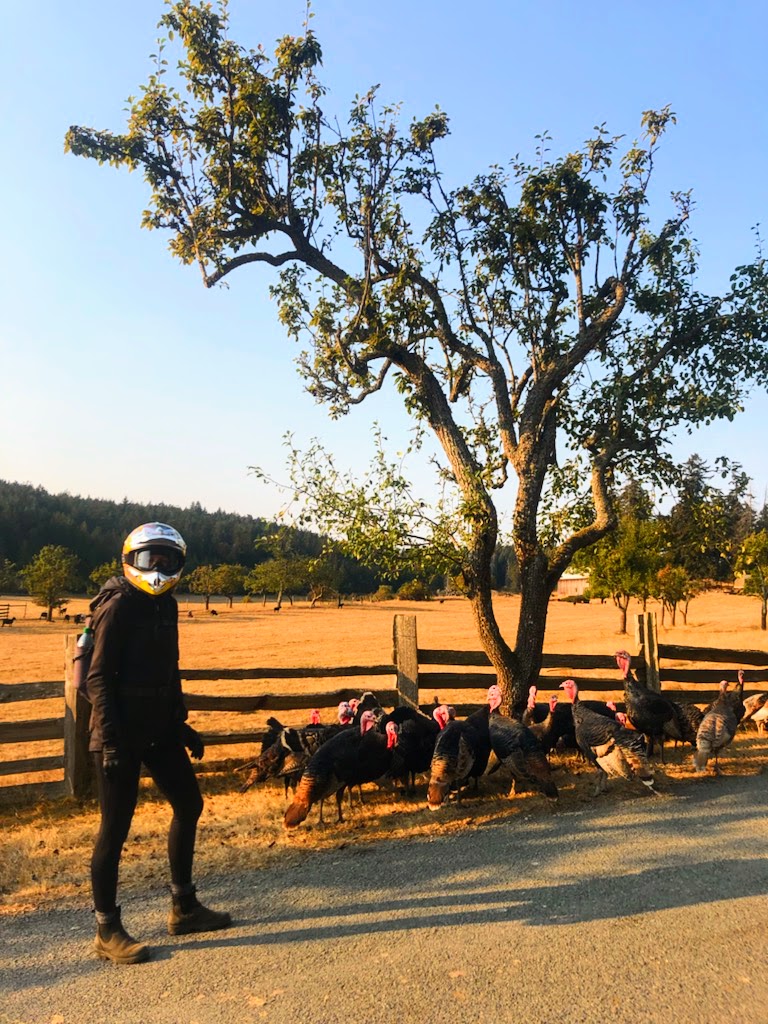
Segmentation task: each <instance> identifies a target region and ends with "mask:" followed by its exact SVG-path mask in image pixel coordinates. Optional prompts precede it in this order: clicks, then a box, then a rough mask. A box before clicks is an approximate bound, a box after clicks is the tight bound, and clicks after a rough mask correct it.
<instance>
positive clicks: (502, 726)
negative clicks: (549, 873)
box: [238, 651, 768, 828]
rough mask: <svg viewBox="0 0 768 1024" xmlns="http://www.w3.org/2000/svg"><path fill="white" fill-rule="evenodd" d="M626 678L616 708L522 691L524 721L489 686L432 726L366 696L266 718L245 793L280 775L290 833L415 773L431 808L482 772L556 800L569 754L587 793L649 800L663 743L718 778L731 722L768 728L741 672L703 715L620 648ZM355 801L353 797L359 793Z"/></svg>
mask: <svg viewBox="0 0 768 1024" xmlns="http://www.w3.org/2000/svg"><path fill="white" fill-rule="evenodd" d="M616 662H617V665H618V666H619V669H620V671H621V674H622V678H623V685H624V703H623V705H617V704H615V703H614V702H612V701H609V702H607V703H602V702H600V701H593V700H581V699H580V698H579V689H578V686H577V685H576V683H575V681H574V680H572V679H568V680H566V681H565V682H564V683H562V684H561V687H560V688H561V689H562V690H563V691H564V692H565V694H566V696H567V697H568V698H569V702H568V703H564V702H562V703H561V702H559V701H558V698H557V696H554V695H553V696H552V697H550V698H549V701H548V702H547V703H545V704H542V703H540V702H538V701H537V699H536V698H537V690H536V687H531V691H530V694H529V699H528V706H527V708H526V711H525V713H524V715H523V717H522V720H517V719H514V718H510V717H508V716H507V715H503V714H501V713H500V712H499V706H500V704H501V702H502V695H501V690H500V689H499V687H498V686H495V685H494V686H491V687H490V688H489V690H488V694H487V702H486V703H485V704H484V705H482V706H481V707H479V708H478V709H477V711H474V712H473V713H472V714H470V715H468V716H467V717H466V718H463V719H458V718H456V716H455V713H454V709H453V708H451V707H449V706H447V705H445V704H440V705H437V706H436V707H435V709H434V712H433V715H432V717H430V716H429V715H426V714H424V713H423V712H421V711H419V710H417V709H415V708H411V707H397V708H395V709H394V710H392V711H389V712H387V711H386V710H385V709H384V708H382V707H381V706H380V705H379V702H378V700H377V698H376V697H375V695H374V694H373V693H370V692H367V693H365V694H363V695H362V697H361V698H360V700H359V701H358V700H355V701H344V702H342V703H341V704H340V705H339V709H338V716H337V717H338V721H337V722H336V723H335V724H332V725H327V724H326V725H324V724H322V723H321V722H320V716H319V713H318V712H313V713H312V720H311V721H310V723H309V724H308V725H306V726H303V727H290V726H283V725H282V724H281V723H280V722H279V721H278V720H277V719H275V718H270V719H269V720H268V725H269V727H270V732H269V733H268V735H267V738H266V739H265V741H264V743H263V746H262V752H261V754H260V756H259V757H258V758H256V759H255V760H254V761H250V762H248V763H247V764H245V765H242V766H241V767H240V768H239V769H238V770H239V771H246V770H248V771H249V775H248V777H247V780H246V782H245V784H244V785H243V786H242V787H241V788H242V791H245V790H247V789H248V788H249V787H250V786H252V785H254V784H255V783H257V782H263V781H265V780H267V779H274V778H279V777H282V778H283V779H284V782H285V794H286V798H288V795H289V792H291V793H292V799H291V802H290V804H289V806H288V808H287V810H286V811H285V816H284V824H285V826H286V827H287V828H295V827H296V826H297V825H300V824H301V822H303V821H304V820H305V819H306V818H307V815H308V814H309V812H310V810H311V808H312V807H313V806H314V805H315V804H319V810H320V818H319V820H320V822H322V821H323V802H324V801H325V800H328V799H330V798H331V797H335V798H336V807H337V816H338V821H343V820H344V817H343V808H342V804H343V798H344V793H345V791H348V792H349V797H350V801H351V797H352V791H353V789H355V788H358V789H359V787H361V786H362V785H364V784H365V783H369V782H381V781H382V780H389V781H392V782H395V783H396V782H400V783H401V785H402V786H403V787H404V789H405V792H406V793H409V794H412V793H413V792H414V788H415V779H416V776H417V775H421V774H426V773H428V774H429V782H428V786H427V803H428V806H429V807H430V808H431V809H433V810H436V809H437V808H439V807H440V806H441V805H442V804H443V803H445V801H446V800H447V799H448V797H449V796H450V794H451V793H455V795H456V799H457V800H460V799H461V793H462V789H463V787H465V786H466V785H467V784H469V783H470V782H472V781H473V780H474V783H475V786H477V781H478V779H479V778H480V777H481V776H483V775H486V774H492V773H494V772H497V771H500V770H506V771H507V772H508V773H509V774H511V776H512V784H511V789H510V796H512V795H514V793H515V791H516V788H517V787H520V788H521V789H534V790H538V791H539V792H540V793H543V794H544V795H545V796H546V797H548V798H549V799H550V800H553V801H554V800H557V798H558V791H557V786H556V784H555V782H554V779H553V776H552V769H551V766H550V761H549V756H550V754H551V753H552V752H553V751H558V752H560V751H567V750H569V749H575V750H577V751H578V752H580V754H581V755H582V756H583V757H584V758H585V759H586V761H587V762H588V764H590V765H591V766H592V767H593V768H594V769H595V771H596V785H595V789H594V792H595V794H598V793H601V792H603V791H604V790H605V789H606V787H607V782H608V778H609V777H610V776H613V777H620V778H624V779H627V780H635V781H637V782H640V783H642V784H643V785H644V786H645V787H646V788H647V789H648V790H649V791H650V792H652V793H655V792H657V791H656V789H655V788H654V772H653V768H652V767H651V763H650V759H651V758H652V757H653V756H654V753H655V752H656V750H657V749H658V752H659V756H660V757H661V760H662V762H663V760H664V741H665V740H674V741H675V742H676V743H684V744H685V743H690V744H691V746H692V747H693V750H694V754H693V761H694V766H695V769H696V771H697V772H699V773H701V772H704V771H705V770H706V767H707V763H708V762H709V761H710V759H713V761H714V765H713V767H714V771H715V772H716V773H717V772H719V767H718V755H719V754H720V752H721V751H722V750H723V749H724V748H725V747H726V746H728V744H729V743H730V742H731V741H732V740H733V738H734V735H735V733H736V729H737V727H738V725H739V723H740V722H742V721H744V720H746V719H748V718H751V719H752V720H753V721H755V722H756V723H757V725H758V730H759V731H761V732H762V730H763V729H764V727H765V722H766V721H767V720H768V693H759V694H755V695H753V696H751V697H748V698H746V699H745V698H744V675H743V672H741V671H740V672H739V673H738V683H737V684H736V685H735V686H734V688H733V689H731V688H730V685H729V683H728V682H727V681H726V680H723V682H721V683H720V695H719V696H718V698H717V700H715V701H714V702H713V703H712V704H710V705H709V706H708V707H706V708H705V709H704V710H702V709H701V708H699V707H698V706H697V705H696V704H692V703H687V702H683V701H677V700H672V699H671V698H670V697H668V696H666V695H665V694H664V693H660V692H657V691H655V690H652V689H649V688H648V687H646V686H644V685H643V684H642V683H640V682H639V681H638V680H637V679H636V678H635V676H634V674H633V672H632V668H631V658H630V655H629V654H627V652H626V651H619V652H617V654H616ZM361 799H362V792H361Z"/></svg>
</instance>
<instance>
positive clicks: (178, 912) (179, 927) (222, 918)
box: [168, 886, 232, 935]
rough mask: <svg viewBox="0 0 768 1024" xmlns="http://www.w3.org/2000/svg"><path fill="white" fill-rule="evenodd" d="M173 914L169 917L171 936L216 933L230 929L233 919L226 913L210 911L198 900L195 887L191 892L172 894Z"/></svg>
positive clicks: (191, 888) (192, 887)
mask: <svg viewBox="0 0 768 1024" xmlns="http://www.w3.org/2000/svg"><path fill="white" fill-rule="evenodd" d="M171 899H172V900H173V903H172V905H171V912H170V914H169V915H168V932H169V934H170V935H188V934H189V933H190V932H216V931H219V930H220V929H221V928H229V926H230V925H231V924H232V918H231V917H230V916H229V914H228V913H227V912H226V911H225V910H224V911H219V910H210V909H209V908H208V907H204V906H203V904H202V903H201V902H200V901H199V900H198V898H197V894H196V892H195V887H194V886H190V891H189V892H184V893H178V894H177V893H172V894H171Z"/></svg>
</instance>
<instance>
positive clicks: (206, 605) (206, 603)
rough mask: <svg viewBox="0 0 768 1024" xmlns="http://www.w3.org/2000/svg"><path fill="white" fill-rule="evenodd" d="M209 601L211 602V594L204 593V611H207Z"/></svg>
mask: <svg viewBox="0 0 768 1024" xmlns="http://www.w3.org/2000/svg"><path fill="white" fill-rule="evenodd" d="M210 603H211V595H210V594H206V595H205V610H206V611H208V608H209V606H210Z"/></svg>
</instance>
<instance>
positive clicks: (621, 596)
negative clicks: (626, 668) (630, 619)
mask: <svg viewBox="0 0 768 1024" xmlns="http://www.w3.org/2000/svg"><path fill="white" fill-rule="evenodd" d="M658 540H659V529H658V526H657V525H656V523H655V522H653V521H651V520H643V519H636V518H635V517H634V516H624V517H622V518H621V519H620V520H619V525H618V527H617V529H616V531H615V533H612V534H609V535H608V536H607V537H604V538H603V539H602V540H601V541H599V542H598V543H597V544H595V545H594V546H593V547H591V548H588V549H587V550H586V551H585V552H583V554H582V555H581V556H580V557H579V558H578V560H577V563H576V564H577V565H578V566H579V567H582V568H588V569H589V591H588V593H589V596H590V597H600V598H607V597H610V598H611V600H612V601H613V603H614V604H615V605H616V607H617V608H618V609H619V615H620V628H619V632H620V633H626V632H627V611H628V608H629V602H630V600H631V599H632V598H633V597H634V598H637V599H638V600H640V601H642V604H643V608H645V606H646V603H647V601H648V598H649V597H650V596H651V591H652V589H653V580H654V577H655V574H656V571H657V569H658V565H659V555H658Z"/></svg>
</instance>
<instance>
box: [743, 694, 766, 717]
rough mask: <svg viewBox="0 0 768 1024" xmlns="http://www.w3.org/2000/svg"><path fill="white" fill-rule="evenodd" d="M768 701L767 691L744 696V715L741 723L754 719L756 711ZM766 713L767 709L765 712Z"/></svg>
mask: <svg viewBox="0 0 768 1024" xmlns="http://www.w3.org/2000/svg"><path fill="white" fill-rule="evenodd" d="M767 701H768V693H753V694H752V695H751V696H750V697H745V698H744V717H743V718H742V720H741V721H742V723H744V722H749V721H754V717H755V715H756V714H757V712H758V711H759V710H760V709H761V708H763V707H765V704H766V702H767ZM766 715H768V711H767V712H766Z"/></svg>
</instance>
